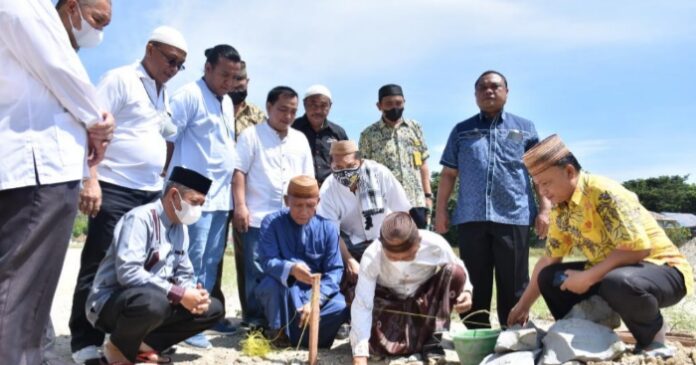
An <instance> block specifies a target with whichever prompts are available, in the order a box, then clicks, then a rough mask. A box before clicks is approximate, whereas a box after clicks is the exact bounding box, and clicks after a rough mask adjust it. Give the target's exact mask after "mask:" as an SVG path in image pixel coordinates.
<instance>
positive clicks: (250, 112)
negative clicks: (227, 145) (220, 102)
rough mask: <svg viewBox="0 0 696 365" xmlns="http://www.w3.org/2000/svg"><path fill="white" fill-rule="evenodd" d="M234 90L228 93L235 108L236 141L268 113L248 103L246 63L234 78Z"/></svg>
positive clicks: (243, 62)
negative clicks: (243, 132) (244, 131)
mask: <svg viewBox="0 0 696 365" xmlns="http://www.w3.org/2000/svg"><path fill="white" fill-rule="evenodd" d="M234 81H235V83H236V84H235V86H234V89H233V90H232V91H231V92H230V93H228V94H227V95H229V96H230V99H232V105H233V106H234V138H235V141H236V140H237V138H239V135H240V134H242V131H243V130H245V129H246V128H248V127H250V126H252V125H257V124H259V123H261V122H263V120H264V119H266V113H264V112H263V110H261V108H259V107H258V106H256V105H254V104H252V103H249V102H247V101H246V97H247V92H248V88H249V76H248V74H247V67H246V62H245V61H242V69H241V71H240V72H239V73H238V74H237V76H235V78H234Z"/></svg>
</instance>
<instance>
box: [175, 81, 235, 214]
mask: <svg viewBox="0 0 696 365" xmlns="http://www.w3.org/2000/svg"><path fill="white" fill-rule="evenodd" d="M170 103H171V108H172V122H174V124H175V125H176V127H177V131H176V134H175V135H174V136H172V137H170V138H169V139H168V140H169V141H171V142H174V154H173V155H172V161H171V162H170V163H169V174H171V171H172V169H173V168H174V167H176V166H182V167H185V168H188V169H191V170H194V171H196V172H198V173H199V174H201V175H203V176H206V177H208V178H209V179H211V180H212V181H213V183H212V184H211V185H210V190H209V191H208V195H207V197H206V199H205V204H203V210H204V211H206V212H212V211H216V210H232V208H233V205H232V174H233V173H234V166H235V161H236V159H237V158H236V157H237V153H236V151H235V147H234V146H235V144H234V111H233V107H232V101H231V100H230V98H229V96H227V95H224V96H223V97H222V99H221V100H220V99H218V97H217V96H216V95H215V94H213V92H212V91H210V89H209V88H208V85H207V84H206V83H205V81H204V80H203V79H199V80H198V81H195V82H191V83H189V84H187V85H185V86H183V87H182V88H181V89H179V90H177V91H176V93H174V95H172V98H171V100H170Z"/></svg>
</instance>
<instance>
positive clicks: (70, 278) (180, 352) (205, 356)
mask: <svg viewBox="0 0 696 365" xmlns="http://www.w3.org/2000/svg"><path fill="white" fill-rule="evenodd" d="M682 249H683V250H684V251H687V252H686V253H687V256H688V257H689V258H690V259H692V260H693V261H692V263H696V262H694V261H696V260H694V257H696V240H694V241H692V242H691V244H690V245H689V244H688V245H685V246H683V247H682ZM80 252H81V249H80V248H72V247H71V248H70V249H69V250H68V253H67V256H66V260H65V264H64V266H63V272H62V273H61V277H60V282H59V283H58V290H57V292H56V296H55V299H54V302H53V307H52V309H51V318H52V319H53V324H54V328H55V331H56V336H57V338H56V345H55V353H56V354H57V355H59V356H60V357H61V358H62V359H63V360H65V361H68V362H70V363H71V362H72V359H71V357H70V330H69V328H68V319H69V317H70V308H71V302H72V293H73V289H74V287H75V281H76V279H77V272H78V269H79V266H80ZM225 294H226V298H228V304H227V313H228V316H229V315H230V314H231V315H233V317H232V318H231V319H232V321H233V322H235V321H236V322H239V318H238V317H237V318H235V317H234V315H237V314H238V313H239V310H240V309H239V308H240V307H239V299H238V297H237V293H236V291H234V293H232V292H228V291H226V292H225ZM462 328H463V327H462V326H461V325H460V324H456V323H454V324H453V331H457V330H459V329H462ZM209 338H210V340H211V342H212V344H213V348H212V349H210V350H195V349H192V348H189V347H185V346H178V349H177V352H176V354H174V355H173V356H172V360H173V362H175V363H177V364H191V365H212V364H269V365H279V364H300V363H304V362H306V361H307V355H308V353H307V351H304V350H300V351H295V350H294V349H286V350H277V351H274V352H273V353H271V354H270V355H269V356H267V357H266V358H264V359H262V358H258V357H256V358H252V357H247V356H244V355H243V354H242V353H241V345H240V341H241V340H243V339H244V338H245V333H244V332H243V331H239V332H238V333H236V334H235V335H233V336H210V337H209ZM444 345H445V347H446V350H445V352H446V358H445V360H444V362H441V363H446V364H459V361H458V358H457V355H456V352H455V351H454V350H453V349H451V342H448V341H446V342H445V344H444ZM448 347H450V348H448ZM678 349H679V351H678V354H677V357H675V358H673V359H669V360H667V361H662V360H659V359H657V360H656V359H644V358H642V357H640V356H632V355H624V356H623V357H622V358H621V359H619V361H616V362H601V363H597V364H602V365H605V364H606V365H608V364H636V365H638V364H679V365H682V364H696V351H694V349H691V348H687V349H685V348H683V347H681V346H678ZM319 363H320V364H350V363H351V352H350V344H349V343H348V340H342V341H335V342H334V346H333V347H332V349H331V350H330V351H329V350H322V351H320V353H319ZM370 363H371V364H390V363H391V364H392V365H396V364H407V363H408V364H412V365H415V364H422V363H423V362H420V361H417V362H405V361H400V360H399V359H397V360H395V359H386V360H381V361H370Z"/></svg>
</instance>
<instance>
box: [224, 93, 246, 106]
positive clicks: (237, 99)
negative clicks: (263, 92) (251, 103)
mask: <svg viewBox="0 0 696 365" xmlns="http://www.w3.org/2000/svg"><path fill="white" fill-rule="evenodd" d="M227 95H229V96H230V98H232V104H234V105H239V104H241V103H243V102H244V100H246V97H247V91H246V90H236V91H232V92H230V93H229V94H227Z"/></svg>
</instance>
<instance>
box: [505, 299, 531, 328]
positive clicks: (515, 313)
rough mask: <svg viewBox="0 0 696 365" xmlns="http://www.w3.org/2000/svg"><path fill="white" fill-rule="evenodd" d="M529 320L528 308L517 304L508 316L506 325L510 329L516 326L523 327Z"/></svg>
mask: <svg viewBox="0 0 696 365" xmlns="http://www.w3.org/2000/svg"><path fill="white" fill-rule="evenodd" d="M527 320H529V307H527V306H525V305H523V304H522V303H520V302H517V304H515V306H514V307H512V309H511V310H510V313H509V314H508V320H507V325H508V327H512V326H514V325H516V324H519V325H522V326H524V325H525V324H526V323H527Z"/></svg>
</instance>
